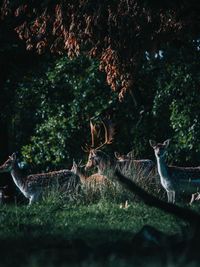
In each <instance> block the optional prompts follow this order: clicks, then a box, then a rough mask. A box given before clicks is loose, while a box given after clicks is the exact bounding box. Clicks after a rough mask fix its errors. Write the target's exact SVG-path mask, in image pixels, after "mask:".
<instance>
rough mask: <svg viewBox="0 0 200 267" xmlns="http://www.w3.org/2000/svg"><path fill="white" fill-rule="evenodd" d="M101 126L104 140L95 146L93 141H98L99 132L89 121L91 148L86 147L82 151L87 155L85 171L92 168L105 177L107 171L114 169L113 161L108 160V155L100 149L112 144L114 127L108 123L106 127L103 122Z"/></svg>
mask: <svg viewBox="0 0 200 267" xmlns="http://www.w3.org/2000/svg"><path fill="white" fill-rule="evenodd" d="M102 125H103V128H104V132H105V140H104V142H102V143H101V144H99V145H97V146H95V139H98V138H99V136H100V131H98V130H97V127H96V125H94V124H93V123H92V121H90V131H91V139H92V142H91V146H88V145H87V146H86V149H84V151H85V152H87V153H89V156H88V161H87V163H86V166H85V170H86V171H87V170H88V169H90V168H92V167H97V169H98V173H100V174H101V175H106V174H107V170H108V169H113V167H114V160H113V159H111V158H110V156H109V155H107V154H106V153H104V152H103V151H102V150H100V149H101V148H103V147H104V146H105V145H109V144H112V141H113V136H114V133H115V131H114V127H113V124H112V123H111V122H110V121H109V122H108V123H107V125H106V124H105V122H103V121H102Z"/></svg>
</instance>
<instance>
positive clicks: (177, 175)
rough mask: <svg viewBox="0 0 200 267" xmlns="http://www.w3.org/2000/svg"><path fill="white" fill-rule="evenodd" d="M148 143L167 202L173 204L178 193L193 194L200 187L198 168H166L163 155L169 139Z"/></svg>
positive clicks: (199, 171) (199, 168) (199, 170)
mask: <svg viewBox="0 0 200 267" xmlns="http://www.w3.org/2000/svg"><path fill="white" fill-rule="evenodd" d="M149 143H150V146H151V147H152V148H153V150H154V153H155V156H156V161H157V168H158V173H159V176H160V182H161V185H162V187H163V188H164V189H165V191H166V192H167V200H168V202H170V203H175V200H176V194H179V193H180V192H186V193H189V194H190V193H195V192H196V191H197V189H198V188H199V187H200V167H178V166H168V165H167V164H166V161H165V155H166V151H167V148H168V146H169V144H170V139H167V140H166V141H164V142H163V143H156V142H155V141H154V140H149Z"/></svg>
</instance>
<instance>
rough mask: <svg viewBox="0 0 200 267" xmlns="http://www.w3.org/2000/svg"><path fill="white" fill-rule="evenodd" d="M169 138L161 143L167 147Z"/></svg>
mask: <svg viewBox="0 0 200 267" xmlns="http://www.w3.org/2000/svg"><path fill="white" fill-rule="evenodd" d="M170 141H171V139H167V140H165V141H164V142H163V145H164V146H166V147H168V145H169V143H170Z"/></svg>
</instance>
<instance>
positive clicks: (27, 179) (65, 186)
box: [0, 153, 80, 204]
mask: <svg viewBox="0 0 200 267" xmlns="http://www.w3.org/2000/svg"><path fill="white" fill-rule="evenodd" d="M0 172H1V173H3V172H10V174H11V176H12V178H13V181H14V183H15V185H16V186H17V187H18V188H19V190H20V191H21V193H22V194H23V195H24V196H25V197H26V198H28V199H29V204H32V203H33V202H36V201H38V200H39V198H40V197H41V195H42V193H43V192H44V191H45V189H48V188H49V187H53V186H58V188H60V189H62V190H63V191H66V192H68V193H72V192H73V191H74V190H75V189H76V188H77V187H78V186H79V184H80V178H79V176H77V175H75V174H74V173H73V172H71V171H69V170H60V171H53V172H48V173H40V174H31V175H28V176H24V175H23V174H22V172H21V170H20V168H19V166H18V163H17V156H16V153H13V154H12V155H11V156H9V158H8V160H6V161H5V162H4V163H3V165H1V166H0Z"/></svg>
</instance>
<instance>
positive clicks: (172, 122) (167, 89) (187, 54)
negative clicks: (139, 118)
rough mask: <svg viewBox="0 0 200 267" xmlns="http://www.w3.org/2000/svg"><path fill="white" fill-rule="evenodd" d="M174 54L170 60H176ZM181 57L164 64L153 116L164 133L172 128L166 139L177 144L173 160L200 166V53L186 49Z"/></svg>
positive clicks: (181, 51) (173, 146)
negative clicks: (169, 138) (170, 139)
mask: <svg viewBox="0 0 200 267" xmlns="http://www.w3.org/2000/svg"><path fill="white" fill-rule="evenodd" d="M168 51H169V52H170V50H168ZM171 52H172V55H169V57H170V56H171V57H173V56H174V55H173V51H171ZM178 53H179V57H176V59H174V57H173V62H169V60H168V61H167V62H164V63H163V66H162V69H161V70H162V72H160V73H159V76H158V78H157V90H156V93H155V98H154V104H153V114H154V115H155V117H156V118H157V120H158V121H159V126H160V125H162V124H163V125H162V126H161V127H160V128H161V129H163V132H164V131H166V128H168V127H169V130H168V136H167V135H166V136H165V135H164V134H163V136H164V137H163V138H168V137H171V138H172V139H173V141H174V144H172V146H171V151H170V154H171V157H170V159H171V160H172V161H179V162H187V164H188V163H190V164H199V160H200V157H199V151H200V146H199V142H198V140H199V138H200V108H199V107H200V105H199V103H200V95H199V82H200V80H199V74H200V73H199V51H198V50H196V51H195V49H182V50H180V51H179V52H178ZM163 69H164V70H165V71H163ZM161 117H162V120H161V119H160V118H161ZM166 124H169V126H167V125H166ZM176 154H178V155H179V156H178V158H177V157H176ZM174 159H175V160H174Z"/></svg>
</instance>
